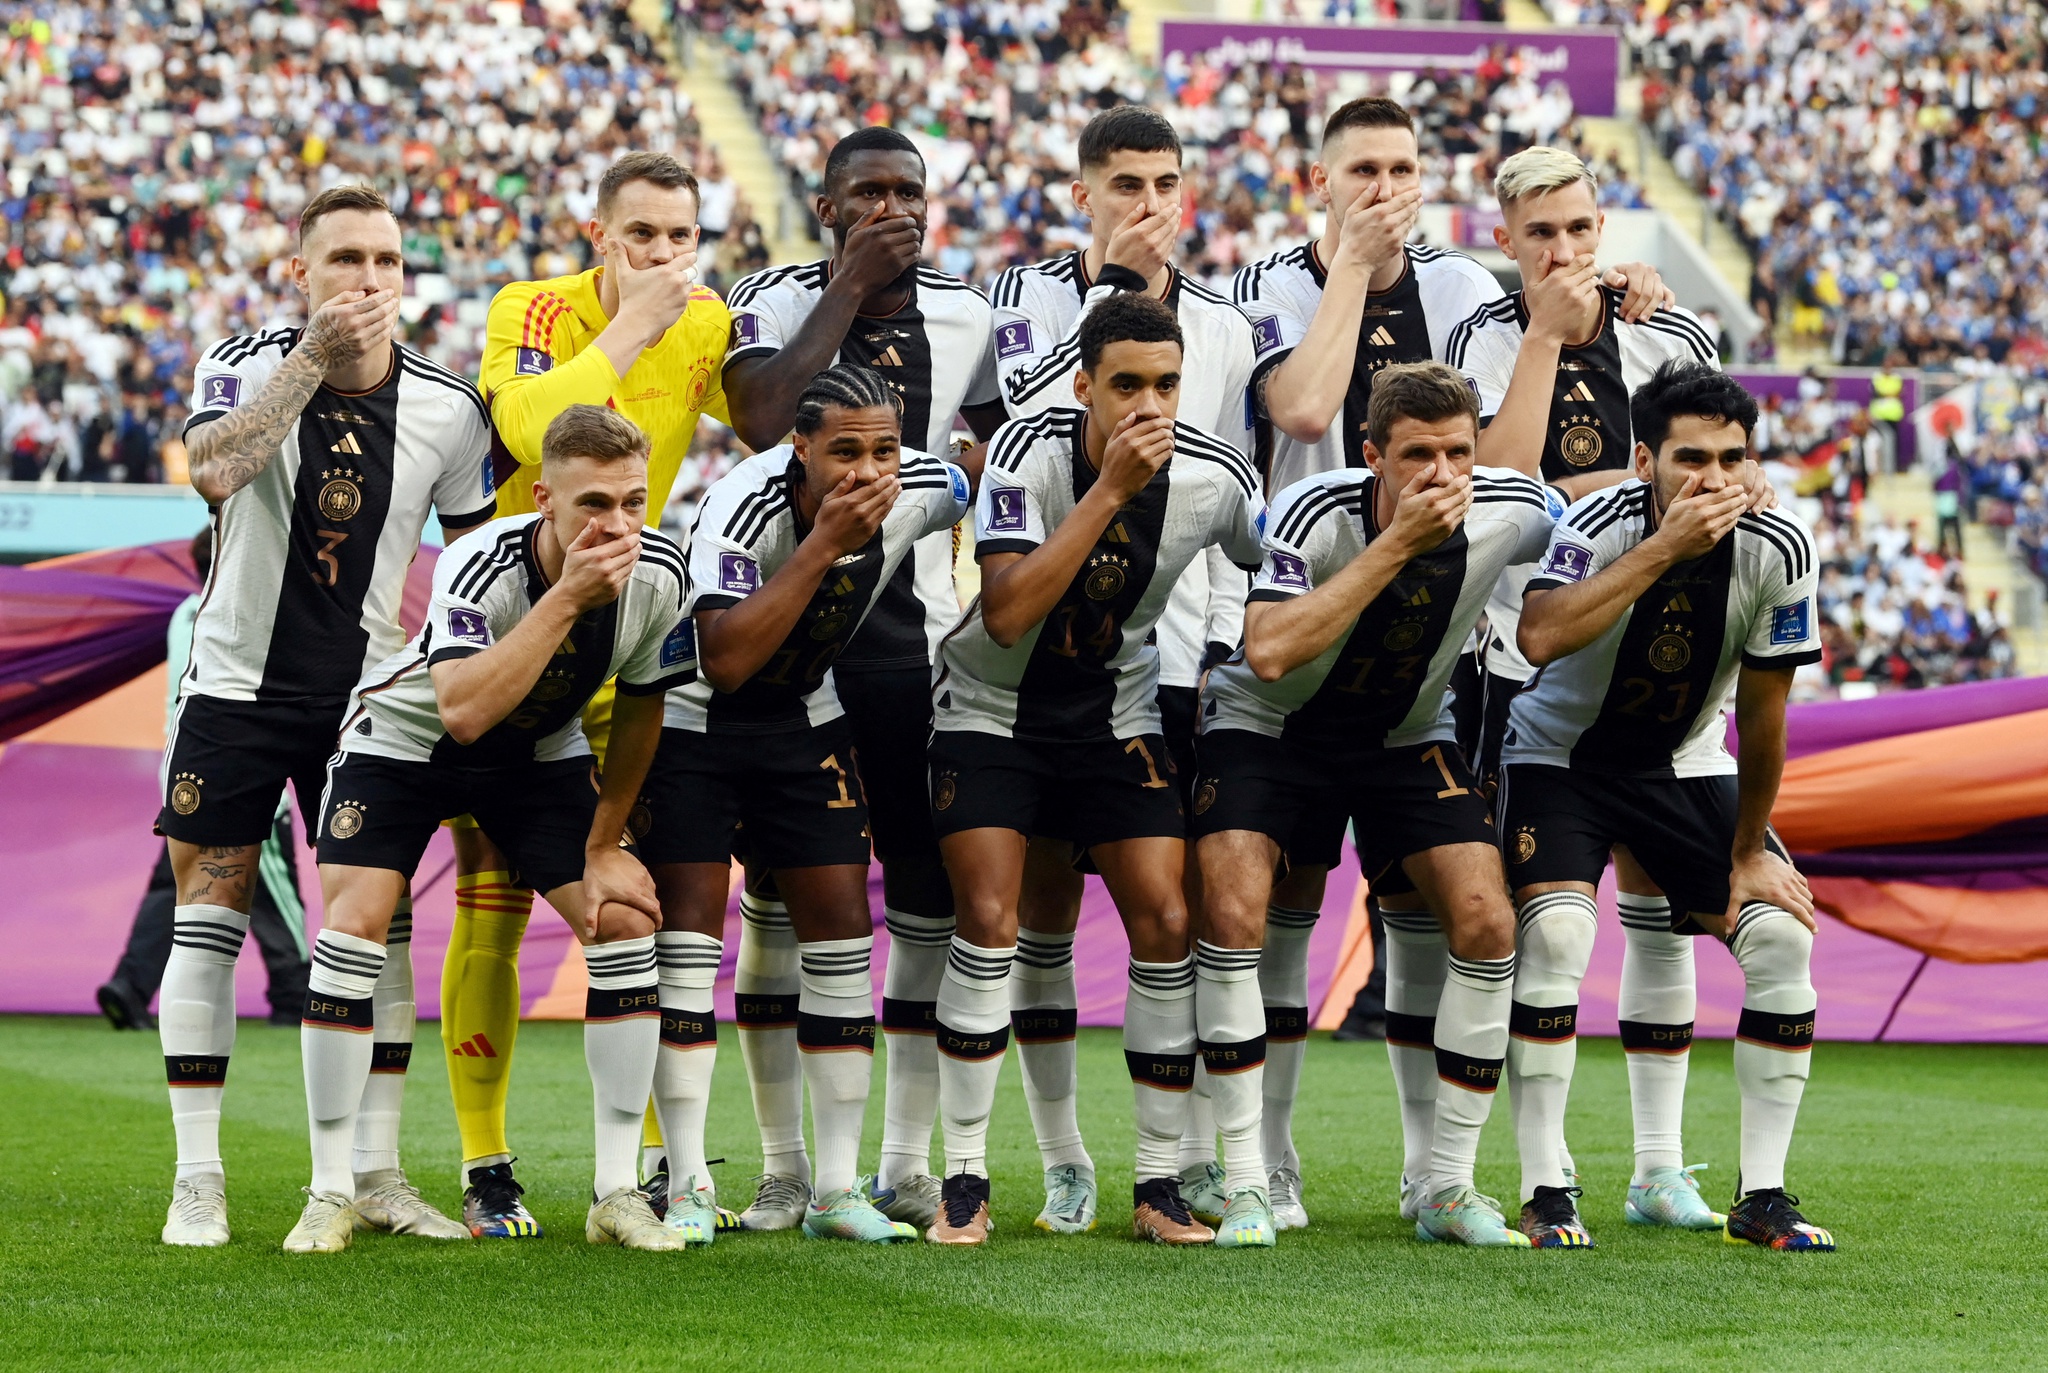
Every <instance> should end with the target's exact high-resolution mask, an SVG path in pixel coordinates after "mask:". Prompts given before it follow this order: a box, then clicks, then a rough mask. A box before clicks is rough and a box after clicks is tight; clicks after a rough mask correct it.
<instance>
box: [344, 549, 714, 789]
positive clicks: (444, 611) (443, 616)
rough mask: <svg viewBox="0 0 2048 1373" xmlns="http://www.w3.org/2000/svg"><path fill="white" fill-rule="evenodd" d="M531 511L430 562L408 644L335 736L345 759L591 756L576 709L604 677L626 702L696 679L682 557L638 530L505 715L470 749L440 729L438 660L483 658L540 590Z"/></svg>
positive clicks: (359, 693) (367, 682)
mask: <svg viewBox="0 0 2048 1373" xmlns="http://www.w3.org/2000/svg"><path fill="white" fill-rule="evenodd" d="M540 526H541V517H540V516H539V515H538V514H526V515H510V516H507V517H506V518H504V519H502V520H492V521H491V522H490V523H489V524H487V525H485V526H484V527H483V528H481V529H476V530H472V531H470V532H469V533H467V534H465V535H463V536H462V537H461V538H459V539H457V540H456V541H455V542H454V543H452V544H450V545H448V547H447V548H446V549H445V550H443V552H442V554H441V559H440V561H439V562H437V563H436V564H435V565H434V598H433V600H432V601H431V602H430V603H429V604H428V607H427V622H426V624H424V625H422V626H421V627H420V632H419V633H418V634H417V635H415V636H414V638H413V641H412V642H411V643H409V644H407V645H406V646H405V647H404V648H402V649H401V650H399V651H398V652H397V653H394V654H392V655H391V656H390V657H389V658H387V659H385V660H384V661H383V662H381V663H379V664H377V666H375V667H373V668H371V669H370V671H369V672H368V673H367V674H365V675H364V677H363V680H362V683H361V684H360V685H359V686H358V687H357V688H356V693H355V699H354V701H352V702H351V703H350V707H349V713H348V718H347V721H346V722H345V723H344V724H343V726H342V730H341V749H342V752H344V753H366V754H374V755H376V756H377V757H380V758H401V759H406V760H408V761H414V762H435V763H447V764H451V765H456V766H460V767H502V766H508V765H511V764H516V763H523V762H535V763H552V762H555V761H557V760H559V759H563V758H580V757H582V756H583V755H585V754H587V753H589V752H590V741H589V740H588V739H586V738H585V737H584V735H583V707H584V706H585V705H587V704H588V703H589V701H590V698H591V697H592V696H593V695H595V694H596V693H597V689H598V688H599V687H601V686H603V685H604V684H605V682H606V681H607V680H608V679H610V678H611V677H614V676H616V677H617V678H618V689H619V692H620V694H621V695H625V696H654V695H659V694H660V693H662V692H664V691H667V690H668V689H669V688H670V687H672V686H675V685H678V684H679V683H681V682H683V681H686V680H688V679H690V678H692V677H694V676H695V675H696V671H697V642H696V637H695V635H694V634H693V633H692V632H691V630H692V626H691V624H690V621H689V619H688V617H687V616H685V615H684V614H683V551H682V549H680V548H678V547H677V546H676V545H675V544H674V543H673V542H672V541H671V540H670V539H669V538H668V537H667V536H666V535H664V534H662V533H661V532H660V531H658V530H655V529H646V530H643V531H641V535H640V559H639V561H638V562H636V563H635V564H634V565H633V575H632V577H631V579H630V580H628V581H627V583H626V589H625V590H624V591H622V592H620V593H619V598H618V599H617V600H615V601H613V602H611V604H609V605H603V606H599V607H598V608H597V609H595V610H591V611H587V612H585V613H584V614H583V615H582V616H580V617H579V618H578V619H577V621H576V623H575V624H574V625H573V626H572V627H571V628H570V630H569V633H568V636H567V637H566V638H564V639H563V640H562V642H561V644H560V645H559V646H558V647H557V648H556V649H555V653H554V657H553V659H552V660H551V661H550V662H549V664H548V666H547V668H546V669H545V670H543V671H542V673H541V675H540V678H539V680H538V681H536V682H535V683H534V684H533V686H532V688H531V689H530V690H529V691H528V692H527V693H526V699H525V700H524V701H522V702H521V703H520V704H519V706H518V708H517V709H515V710H514V711H513V712H512V713H511V714H510V715H508V716H506V717H505V718H504V719H503V720H500V721H499V722H498V723H497V724H495V725H493V726H492V727H491V728H490V729H489V730H488V731H487V732H485V734H484V736H483V737H482V738H480V739H478V740H477V741H476V742H475V743H472V744H466V745H465V744H458V743H456V742H455V740H453V739H451V738H449V737H448V731H447V730H446V729H444V728H443V727H442V725H441V706H440V702H439V700H438V699H437V698H436V697H435V695H434V679H433V675H432V668H433V666H434V664H436V663H445V662H451V661H453V660H455V659H458V658H468V657H472V656H474V655H476V654H478V653H482V652H483V651H484V650H485V649H487V648H489V647H490V646H491V645H493V644H495V643H497V642H498V641H500V640H501V639H503V638H504V637H505V636H506V635H507V634H510V633H511V632H512V631H513V629H514V628H516V627H517V626H518V624H519V622H520V621H521V620H523V619H525V618H526V614H527V612H528V611H530V610H531V609H533V607H534V605H535V603H536V602H538V601H539V600H540V598H541V597H542V596H544V595H546V594H547V591H548V587H549V586H550V585H551V583H550V582H549V581H548V580H547V576H546V574H545V573H544V572H543V571H542V570H541V564H540V557H539V555H538V553H537V552H536V551H535V548H534V536H535V535H536V533H537V532H538V531H539V529H540Z"/></svg>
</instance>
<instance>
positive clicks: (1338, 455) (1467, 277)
mask: <svg viewBox="0 0 2048 1373" xmlns="http://www.w3.org/2000/svg"><path fill="white" fill-rule="evenodd" d="M1406 253H1407V264H1408V265H1407V269H1406V270H1405V271H1403V272H1402V273H1401V279H1400V280H1399V281H1397V282H1395V283H1394V284H1393V285H1392V286H1389V287H1388V288H1387V289H1386V290H1384V291H1372V292H1369V293H1368V294H1367V295H1366V298H1365V313H1364V317H1363V318H1362V319H1360V321H1359V324H1358V343H1357V349H1358V352H1357V360H1356V361H1355V362H1354V363H1353V364H1352V369H1351V385H1350V387H1349V389H1348V390H1347V391H1346V393H1345V396H1344V408H1343V409H1342V410H1341V411H1340V412H1338V414H1337V415H1336V416H1335V417H1334V420H1333V422H1332V423H1331V425H1330V427H1329V429H1328V430H1326V431H1325V432H1324V434H1323V436H1322V438H1320V439H1318V440H1316V441H1315V442H1314V443H1303V442H1301V441H1300V440H1299V439H1291V438H1289V437H1288V436H1287V435H1285V434H1283V433H1281V432H1280V431H1279V430H1278V429H1277V428H1275V427H1274V426H1273V425H1272V423H1271V422H1270V421H1269V420H1267V419H1266V418H1265V415H1264V412H1263V410H1261V411H1260V412H1259V416H1260V425H1259V451H1260V457H1261V459H1262V466H1263V467H1264V469H1265V474H1266V489H1267V490H1269V491H1274V492H1279V491H1285V490H1286V489H1287V488H1288V487H1290V486H1292V485H1294V483H1296V482H1298V481H1300V480H1301V479H1302V478H1303V477H1306V476H1310V475H1313V474H1314V473H1317V472H1328V471H1331V470H1333V469H1335V468H1339V467H1363V466H1364V465H1365V455H1364V445H1365V406H1366V402H1367V400H1368V399H1370V397H1371V396H1372V379H1373V376H1374V375H1375V374H1376V373H1377V372H1378V371H1379V370H1380V369H1381V368H1382V367H1386V366H1388V365H1390V364H1392V363H1397V362H1431V361H1436V362H1442V361H1444V359H1445V355H1446V350H1447V348H1448V346H1449V344H1450V338H1451V332H1452V331H1453V330H1454V329H1456V328H1457V327H1458V326H1459V325H1460V324H1462V323H1464V322H1465V321H1466V320H1467V319H1468V318H1470V317H1471V316H1472V314H1473V313H1474V312H1475V311H1477V310H1478V309H1479V308H1480V307H1481V306H1482V305H1485V304H1486V303H1487V302H1488V301H1492V300H1498V299H1499V298H1500V296H1501V289H1500V283H1499V282H1498V281H1496V280H1494V277H1493V273H1491V272H1489V271H1487V270H1486V269H1485V268H1484V267H1482V266H1480V265H1479V264H1478V263H1477V262H1475V261H1473V260H1472V259H1471V258H1469V257H1467V256H1465V255H1464V254H1463V253H1457V252H1450V251H1447V250H1445V249H1442V248H1424V247H1421V246H1420V245H1418V244H1414V243H1411V244H1409V245H1407V249H1406ZM1327 279H1328V273H1327V272H1325V271H1324V270H1323V262H1322V257H1321V255H1320V252H1319V245H1318V244H1317V243H1315V242H1314V241H1311V242H1308V243H1304V244H1302V245H1300V246H1299V247H1295V248H1289V249H1288V250H1287V251H1285V252H1282V253H1275V254H1273V255H1272V256H1271V257H1269V258H1266V259H1264V260H1263V261H1260V262H1254V263H1252V264H1250V265H1249V266H1246V267H1242V268H1239V269H1238V273H1237V276H1236V278H1235V279H1234V280H1233V282H1232V283H1231V287H1232V290H1231V295H1232V298H1233V299H1234V300H1236V302H1237V306H1238V308H1239V309H1241V310H1243V311H1244V312H1245V314H1246V315H1247V316H1249V317H1250V319H1251V322H1252V338H1253V341H1254V346H1255V347H1256V348H1257V351H1258V364H1257V366H1256V367H1255V369H1254V370H1253V373H1252V393H1253V397H1254V400H1255V402H1256V400H1257V397H1258V392H1259V388H1260V387H1261V386H1262V385H1263V383H1264V381H1265V379H1266V377H1267V376H1268V375H1269V374H1270V373H1271V372H1272V370H1273V369H1274V368H1275V367H1278V366H1279V365H1280V364H1281V362H1283V361H1285V360H1286V358H1287V356H1288V354H1290V353H1292V352H1293V351H1294V350H1295V349H1296V348H1297V347H1299V346H1300V344H1301V341H1302V339H1304V338H1306V337H1307V336H1308V329H1309V325H1310V324H1311V323H1312V322H1313V321H1314V320H1315V317H1316V310H1317V309H1318V308H1319V307H1320V306H1321V305H1322V303H1323V283H1324V282H1325V281H1326V280H1327Z"/></svg>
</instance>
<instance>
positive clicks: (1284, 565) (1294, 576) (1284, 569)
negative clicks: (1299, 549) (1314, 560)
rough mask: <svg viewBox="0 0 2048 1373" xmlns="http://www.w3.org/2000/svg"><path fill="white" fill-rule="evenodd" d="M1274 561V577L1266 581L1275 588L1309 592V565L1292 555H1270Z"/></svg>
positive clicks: (1268, 555)
mask: <svg viewBox="0 0 2048 1373" xmlns="http://www.w3.org/2000/svg"><path fill="white" fill-rule="evenodd" d="M1266 556H1267V557H1268V558H1270V559H1272V561H1273V575H1272V576H1270V577H1268V578H1267V579H1266V580H1267V581H1268V582H1269V583H1270V584H1271V585H1273V586H1284V587H1288V588H1289V589H1291V590H1294V591H1306V590H1308V589H1309V588H1308V564H1307V563H1305V562H1303V561H1302V560H1301V559H1300V558H1297V557H1295V556H1294V555H1293V554H1292V553H1277V552H1276V553H1268V554H1267V555H1266Z"/></svg>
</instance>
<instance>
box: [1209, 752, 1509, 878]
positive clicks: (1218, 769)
mask: <svg viewBox="0 0 2048 1373" xmlns="http://www.w3.org/2000/svg"><path fill="white" fill-rule="evenodd" d="M1196 750H1197V752H1198V753H1199V755H1200V759H1201V768H1200V771H1199V774H1198V775H1197V777H1196V781H1195V802H1194V806H1193V807H1192V811H1193V816H1194V818H1193V820H1192V821H1191V823H1190V830H1191V831H1192V835H1191V837H1193V838H1195V839H1197V840H1199V839H1200V838H1201V837H1202V836H1204V835H1208V834H1220V833H1222V832H1223V831H1225V830H1252V831H1255V832H1256V833H1259V834H1263V835H1266V836H1267V837H1269V838H1270V839H1272V840H1273V842H1274V843H1276V844H1278V845H1280V847H1281V850H1282V851H1283V852H1284V853H1285V854H1286V855H1287V859H1288V861H1289V862H1290V863H1291V864H1294V865H1296V866H1314V867H1330V866H1334V865H1335V863H1336V861H1337V858H1338V854H1339V850H1340V847H1341V843H1342V840H1343V837H1344V824H1345V822H1346V821H1347V820H1348V821H1350V822H1351V827H1352V829H1351V833H1352V839H1353V841H1354V842H1355V843H1356V844H1357V846H1358V865H1359V868H1360V870H1361V871H1362V872H1364V874H1365V876H1366V878H1367V880H1369V881H1370V882H1372V883H1373V884H1374V886H1375V887H1376V888H1377V889H1378V891H1379V893H1380V894H1381V895H1394V894H1396V893H1400V892H1407V891H1412V890H1413V886H1412V884H1410V883H1409V882H1408V880H1407V876H1406V874H1404V873H1402V872H1401V867H1400V864H1401V860H1402V859H1404V858H1407V857H1409V856H1410V855H1412V854H1417V853H1423V852H1426V851H1428V850H1430V849H1436V848H1442V847H1444V846H1445V845H1447V844H1493V843H1496V842H1498V841H1497V839H1496V833H1497V832H1496V831H1495V829H1494V826H1493V816H1492V814H1491V812H1490V811H1489V810H1488V808H1487V805H1486V801H1485V798H1483V797H1482V796H1481V795H1480V794H1479V790H1478V788H1477V786H1476V785H1475V784H1474V783H1473V780H1472V774H1471V772H1470V771H1469V770H1468V769H1467V768H1466V766H1465V760H1464V758H1463V757H1462V756H1461V755H1460V754H1459V753H1458V748H1457V745H1456V744H1453V743H1428V744H1408V745H1404V746H1403V747H1400V748H1377V747H1349V748H1347V747H1344V746H1342V745H1332V744H1321V743H1319V744H1316V745H1314V746H1312V747H1311V746H1309V745H1305V744H1302V743H1300V742H1297V741H1295V740H1290V739H1274V738H1271V737H1269V736H1267V735H1264V734H1259V733H1257V732H1255V731H1253V730H1247V729H1214V730H1209V731H1207V732H1206V733H1204V734H1202V735H1201V736H1200V737H1199V738H1198V739H1197V740H1196Z"/></svg>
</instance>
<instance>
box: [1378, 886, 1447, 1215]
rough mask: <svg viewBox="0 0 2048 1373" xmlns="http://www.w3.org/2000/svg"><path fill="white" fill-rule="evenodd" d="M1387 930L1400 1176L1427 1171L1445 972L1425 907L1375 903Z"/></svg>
mask: <svg viewBox="0 0 2048 1373" xmlns="http://www.w3.org/2000/svg"><path fill="white" fill-rule="evenodd" d="M1380 923H1381V924H1382V925H1383V926H1384V927H1385V928H1386V931H1387V1061H1388V1063H1389V1064H1390V1065H1391V1066H1392V1068H1393V1070H1394V1090H1395V1092H1396V1093H1397V1094H1398V1095H1399V1097H1400V1099H1401V1176H1402V1177H1404V1178H1406V1179H1407V1180H1408V1181H1410V1182H1417V1183H1419V1182H1421V1181H1422V1180H1423V1179H1424V1178H1426V1177H1428V1176H1429V1151H1430V1148H1431V1145H1432V1142H1433V1140H1434V1138H1435V1135H1436V1094H1437V1076H1436V1013H1437V1006H1438V1002H1439V1001H1441V1000H1442V998H1443V994H1444V978H1445V977H1446V976H1447V975H1448V974H1449V971H1450V958H1451V948H1450V945H1449V943H1448V942H1446V940H1445V939H1444V931H1443V926H1441V925H1439V924H1437V921H1436V917H1435V916H1433V915H1431V914H1430V913H1429V912H1428V911H1390V910H1388V909H1386V908H1385V907H1384V906H1383V907H1381V908H1380Z"/></svg>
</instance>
